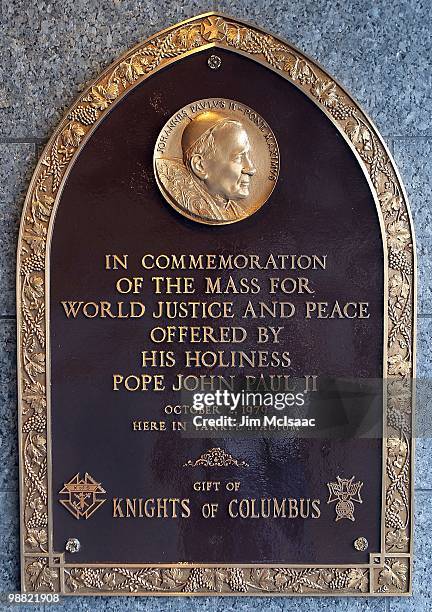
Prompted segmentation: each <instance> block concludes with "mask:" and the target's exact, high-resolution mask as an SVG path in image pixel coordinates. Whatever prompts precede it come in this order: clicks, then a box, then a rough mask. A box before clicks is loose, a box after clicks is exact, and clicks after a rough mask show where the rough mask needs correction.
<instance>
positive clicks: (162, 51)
mask: <svg viewBox="0 0 432 612" xmlns="http://www.w3.org/2000/svg"><path fill="white" fill-rule="evenodd" d="M212 48H222V49H228V50H230V51H234V52H236V53H240V54H242V55H245V56H246V57H248V58H250V59H253V60H255V61H257V62H259V63H261V64H262V65H264V66H266V67H267V68H269V69H271V70H273V71H275V72H277V73H278V74H280V75H281V76H283V77H284V78H286V79H287V80H288V81H290V82H291V83H292V84H294V85H295V86H296V87H298V88H299V89H300V90H301V91H302V92H303V93H305V94H306V95H307V96H308V97H309V98H310V99H311V100H313V101H314V102H315V103H316V104H317V105H318V106H319V108H320V109H321V110H322V111H323V112H324V113H325V114H326V115H327V117H328V118H329V119H330V120H331V121H332V122H333V123H334V124H335V125H336V126H337V128H338V129H339V131H340V133H341V134H342V135H343V137H344V138H345V140H346V141H347V142H348V143H349V144H350V146H351V149H352V151H353V152H354V154H355V156H356V158H357V160H358V162H359V164H360V165H361V167H362V169H363V171H364V174H365V176H366V178H367V180H368V182H369V185H370V188H371V191H372V193H373V195H374V198H375V201H376V203H377V211H378V216H379V219H380V224H381V229H382V235H383V237H384V238H385V239H384V240H383V243H384V244H383V246H384V252H385V262H386V269H385V271H384V272H385V283H386V287H385V304H386V308H387V313H386V315H385V326H384V335H385V337H386V339H387V341H386V346H385V350H384V355H385V364H384V372H385V375H386V376H387V378H385V386H386V392H387V398H386V408H385V410H384V413H385V414H384V426H385V429H384V431H385V435H384V442H383V449H384V456H383V491H382V495H383V516H382V533H383V538H382V540H383V549H382V550H381V551H380V552H379V553H377V554H371V555H370V562H369V563H368V564H359V565H351V566H347V565H337V566H331V567H329V566H326V565H322V566H319V567H311V566H309V565H304V566H299V565H290V566H287V565H283V564H279V565H278V566H277V567H275V566H268V565H266V566H261V567H257V566H256V565H250V564H244V565H242V566H238V565H230V566H227V565H226V564H221V565H218V566H217V567H215V565H211V564H167V565H166V566H161V565H158V566H154V565H153V566H151V567H150V566H149V565H140V566H138V565H127V566H118V565H115V566H114V565H109V564H107V565H104V566H98V565H93V564H87V565H78V564H77V565H75V566H71V565H70V564H65V563H64V553H63V552H61V553H60V552H55V551H54V550H53V546H52V518H51V505H52V501H53V500H52V499H51V490H52V489H51V431H50V394H49V388H50V354H49V334H48V330H49V257H50V242H51V240H50V239H51V233H52V228H53V222H54V217H55V213H56V208H57V205H58V202H59V199H60V195H61V191H62V187H63V185H64V182H65V180H66V177H67V175H68V173H69V171H70V169H71V167H72V165H73V163H74V160H75V159H76V158H77V155H78V153H79V151H80V150H81V148H82V147H83V145H84V143H85V142H86V141H87V140H88V138H89V137H90V136H91V134H92V132H93V131H94V129H95V127H96V126H97V125H98V123H99V121H101V120H102V118H103V117H104V116H105V115H106V113H108V112H110V109H112V108H114V106H115V105H116V103H117V102H118V101H119V100H121V98H122V97H123V95H125V93H127V92H128V91H130V89H131V88H133V87H135V86H136V85H138V84H139V83H141V82H142V81H144V80H145V79H146V78H147V76H149V75H151V74H153V73H154V72H156V71H157V70H160V69H162V68H164V67H165V66H167V65H168V64H170V63H172V62H175V61H177V60H178V59H182V58H184V57H186V56H187V55H189V54H191V53H195V52H198V51H202V50H205V49H212ZM416 291H417V288H416V254H415V244H414V234H413V230H412V219H411V214H410V211H409V207H408V202H407V197H406V193H405V190H404V188H403V185H402V183H401V180H400V176H399V174H398V172H397V169H396V168H395V165H394V162H393V160H392V158H391V155H390V154H389V151H388V149H387V148H386V146H385V144H384V142H383V141H382V138H381V137H380V135H379V134H378V131H377V129H376V128H375V126H374V125H373V123H372V122H371V120H370V119H369V118H368V117H367V116H366V115H365V114H364V112H363V111H362V110H361V109H360V108H359V107H358V105H357V104H356V103H355V102H354V101H353V100H352V98H351V97H350V96H349V95H348V93H347V92H346V91H345V90H344V89H343V88H342V87H341V86H340V85H339V84H338V83H337V82H336V81H335V80H334V79H333V78H332V77H330V76H329V75H328V74H327V73H326V72H325V71H324V70H323V68H321V67H320V66H319V65H318V64H317V63H316V62H315V61H313V60H311V59H310V58H308V57H307V56H305V55H304V54H303V53H301V52H300V51H298V50H297V49H295V48H294V47H293V46H292V45H290V44H288V43H287V42H284V41H282V40H281V39H279V38H276V37H274V36H272V35H270V34H267V33H265V32H263V31H262V30H261V29H258V28H257V27H255V26H252V25H250V24H246V23H244V22H242V21H238V20H237V19H233V18H230V17H227V16H224V15H222V14H219V13H214V12H211V13H206V14H204V15H199V16H197V17H194V18H192V19H188V20H186V21H184V22H182V23H180V24H177V25H175V26H172V27H170V28H168V29H166V30H164V31H162V32H159V33H158V34H156V35H155V36H152V37H151V38H149V39H148V40H146V41H145V42H143V43H140V44H139V45H137V46H136V47H134V48H133V49H131V50H130V51H128V52H127V53H126V54H125V55H123V56H122V57H121V58H120V59H118V60H117V61H116V62H114V63H113V64H112V65H111V66H110V67H109V68H108V69H107V70H105V72H103V74H102V75H101V76H100V77H99V78H98V79H97V80H96V81H95V82H94V83H93V85H92V86H91V87H89V88H88V89H87V90H86V91H85V92H84V93H83V94H81V95H80V96H79V98H78V100H77V101H76V102H75V103H74V104H73V105H72V106H71V107H70V108H69V110H68V111H67V113H66V115H65V117H64V118H63V120H62V121H61V123H60V125H59V127H58V128H57V130H56V131H55V133H54V135H53V136H52V138H51V139H50V141H49V143H48V144H47V146H46V148H45V150H44V152H43V154H42V157H41V159H40V160H39V162H38V165H37V167H36V170H35V172H34V175H33V178H32V180H31V184H30V187H29V190H28V193H27V197H26V201H25V204H24V210H23V214H22V219H21V227H20V234H19V243H18V253H17V334H18V419H19V455H20V457H19V458H20V501H21V510H20V513H21V514H20V526H21V577H22V590H23V591H26V592H58V593H62V594H65V595H73V594H83V595H96V594H99V595H119V594H123V595H141V594H146V595H299V594H304V595H315V596H322V595H332V596H334V595H356V596H359V595H366V596H372V595H373V596H375V595H379V596H382V595H398V596H400V595H410V594H411V583H412V536H413V520H412V503H413V463H414V462H413V451H414V448H413V447H414V444H413V439H412V427H413V391H412V384H413V380H414V377H415V326H416V313H415V305H416Z"/></svg>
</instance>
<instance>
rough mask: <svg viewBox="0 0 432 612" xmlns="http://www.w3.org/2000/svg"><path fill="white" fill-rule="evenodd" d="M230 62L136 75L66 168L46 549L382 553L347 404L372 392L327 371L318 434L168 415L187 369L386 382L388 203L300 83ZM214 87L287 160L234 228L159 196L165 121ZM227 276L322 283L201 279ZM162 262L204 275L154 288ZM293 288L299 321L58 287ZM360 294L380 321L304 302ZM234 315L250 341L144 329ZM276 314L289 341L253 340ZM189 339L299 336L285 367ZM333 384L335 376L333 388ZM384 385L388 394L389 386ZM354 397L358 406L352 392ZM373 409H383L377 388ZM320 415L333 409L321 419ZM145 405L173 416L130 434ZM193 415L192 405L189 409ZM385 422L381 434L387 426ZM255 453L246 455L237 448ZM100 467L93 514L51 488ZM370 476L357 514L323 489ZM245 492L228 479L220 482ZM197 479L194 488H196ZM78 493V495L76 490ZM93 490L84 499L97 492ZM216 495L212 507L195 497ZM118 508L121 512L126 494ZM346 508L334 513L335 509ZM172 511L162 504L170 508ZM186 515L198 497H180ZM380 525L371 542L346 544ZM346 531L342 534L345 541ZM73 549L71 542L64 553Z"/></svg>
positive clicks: (361, 406) (255, 559) (80, 558)
mask: <svg viewBox="0 0 432 612" xmlns="http://www.w3.org/2000/svg"><path fill="white" fill-rule="evenodd" d="M218 55H219V56H220V58H221V59H222V65H221V67H220V68H219V69H218V70H211V69H209V67H208V64H207V60H208V57H209V52H208V51H202V52H199V53H196V54H193V55H191V56H189V57H188V58H186V59H183V60H180V61H178V62H176V63H175V64H173V65H171V66H168V67H166V68H164V69H162V70H161V71H159V72H158V73H156V74H154V75H153V76H151V77H149V78H148V79H147V80H146V81H145V82H144V83H142V84H141V85H138V86H137V87H136V88H135V89H133V90H132V91H131V92H130V93H129V94H128V95H126V96H125V97H124V98H123V99H122V100H121V101H120V102H119V103H118V104H116V105H115V106H113V108H112V110H111V112H110V113H109V114H108V115H107V116H106V117H105V119H104V120H103V121H102V122H101V123H100V125H99V126H98V127H97V129H96V130H95V131H94V133H93V134H92V135H91V137H90V138H89V140H88V142H87V143H86V145H85V146H84V147H83V149H82V151H81V153H80V155H79V157H78V158H77V160H76V162H75V164H74V165H73V167H72V169H71V171H70V173H69V175H68V178H67V180H66V183H65V186H64V189H63V193H62V196H61V200H60V203H59V207H58V212H57V216H56V219H55V224H54V228H53V237H52V246H51V268H50V309H51V315H50V342H51V430H52V466H53V468H52V495H53V499H54V502H53V533H54V549H55V550H64V545H65V542H66V541H67V540H68V539H69V538H71V537H74V538H78V539H79V541H80V542H81V549H80V551H79V552H77V553H75V554H74V555H73V562H74V563H99V562H101V563H119V564H120V563H122V564H124V563H152V564H158V563H162V564H163V563H177V562H196V563H224V564H225V563H227V564H235V563H258V564H266V563H276V564H284V563H285V564H296V563H304V564H332V563H343V564H350V563H366V562H367V561H368V558H369V551H379V550H381V534H380V529H381V528H380V525H381V504H382V498H381V478H382V440H381V438H380V436H379V433H380V431H379V427H378V428H377V429H376V430H375V434H374V435H373V436H371V435H364V436H363V437H359V436H358V429H356V428H355V427H352V423H351V421H350V423H349V424H347V423H346V422H345V421H344V418H345V416H346V411H347V410H348V413H349V414H351V413H352V414H355V417H356V422H360V421H362V419H363V417H364V416H365V415H366V412H367V414H368V415H369V416H370V410H371V408H370V404H371V402H370V401H369V400H368V401H366V400H365V399H364V397H361V398H360V399H358V395H356V397H357V400H355V399H353V397H354V395H355V393H354V392H353V394H352V397H351V399H349V400H346V399H341V398H340V396H338V394H335V393H334V392H333V391H331V390H329V389H328V388H327V390H326V393H323V394H322V396H320V397H318V396H317V398H316V399H315V400H313V401H312V403H311V405H310V406H309V411H310V412H311V413H313V414H314V415H315V416H316V418H317V421H318V423H319V424H321V425H322V424H324V423H326V427H328V429H327V430H326V433H322V431H321V433H320V432H318V433H317V431H315V432H314V434H313V435H306V436H305V434H304V433H300V432H295V431H288V432H286V435H280V433H279V435H277V436H274V435H272V436H270V435H268V434H266V433H260V434H259V435H257V434H255V435H250V434H249V435H246V434H244V435H242V434H241V432H236V433H235V435H232V434H230V433H229V432H225V434H224V435H221V434H220V432H219V434H218V435H215V436H214V437H213V436H212V434H211V432H208V437H203V434H201V435H200V436H197V435H193V432H192V431H186V432H185V431H178V430H174V429H173V425H172V424H173V421H176V420H178V421H182V420H185V415H184V414H183V415H178V416H176V415H173V414H171V415H169V414H166V411H165V410H164V408H165V407H166V406H167V405H170V406H175V405H178V404H182V403H183V401H184V399H185V396H184V394H181V393H180V392H179V391H176V390H174V389H173V388H172V386H173V385H175V384H176V380H177V375H178V374H183V375H196V376H199V375H208V376H209V375H214V376H218V375H220V376H230V375H235V376H244V375H251V376H257V375H259V374H261V373H262V374H264V375H269V374H275V375H277V374H289V375H290V376H291V377H293V378H297V379H299V378H301V377H303V376H304V375H305V374H311V375H312V374H316V375H318V377H319V379H320V380H323V381H324V380H327V382H328V381H329V380H334V379H338V380H340V379H365V380H366V379H379V378H382V375H383V344H384V336H383V327H384V320H383V311H384V302H383V285H384V261H383V247H382V240H381V230H380V224H379V219H378V214H377V210H376V206H375V202H374V198H373V196H372V193H371V189H370V187H369V184H368V182H367V179H366V178H365V175H364V173H363V171H362V169H361V167H360V165H359V162H358V160H357V159H356V157H355V154H354V153H353V151H352V149H351V148H350V146H349V145H348V144H347V142H346V141H345V139H344V138H343V136H342V135H341V134H340V133H339V131H338V129H337V128H336V127H335V126H334V125H333V123H332V122H331V121H330V119H329V118H328V117H327V116H326V115H325V114H324V113H323V112H322V111H321V110H320V109H319V108H318V107H317V106H316V105H315V103H314V102H312V101H311V100H310V99H308V98H307V97H306V96H305V95H304V94H303V93H302V92H300V91H299V90H298V89H297V88H296V87H295V86H293V85H292V84H290V83H289V82H288V81H286V80H284V79H283V78H282V77H280V76H279V75H277V74H276V73H274V72H272V71H270V70H268V69H266V68H264V67H263V66H261V65H260V64H258V63H255V62H253V61H251V60H249V59H247V58H245V57H242V56H240V55H237V54H235V53H231V52H229V51H226V50H218ZM204 98H228V99H231V100H236V101H238V102H240V103H242V104H245V105H247V106H248V107H250V108H253V109H254V110H255V111H256V112H257V113H258V114H259V115H261V117H263V118H264V120H265V121H266V122H267V124H268V125H269V126H270V127H271V129H272V131H273V133H274V135H275V138H276V140H277V142H278V145H279V151H280V172H279V178H278V181H277V183H276V186H275V188H274V191H273V193H272V194H271V196H270V197H269V199H268V201H267V202H266V203H265V204H264V205H263V206H262V207H261V208H260V209H259V210H258V211H257V212H256V213H255V214H253V215H252V216H250V217H248V218H246V219H244V220H242V221H240V222H238V223H232V224H228V225H217V226H212V225H205V224H202V223H198V222H196V221H193V220H190V219H188V218H186V217H185V216H183V215H181V214H180V213H179V212H177V211H176V210H174V209H173V208H172V207H171V206H170V205H169V204H168V203H167V202H166V200H165V199H164V197H163V196H162V194H161V192H160V190H159V188H158V185H157V184H156V181H155V178H154V173H153V151H154V147H155V142H156V140H157V138H158V135H159V133H160V131H161V129H162V127H163V126H164V124H165V123H166V122H167V120H168V119H169V118H170V117H171V116H173V115H174V114H175V113H176V111H177V110H178V109H180V108H182V107H184V106H185V105H187V104H189V103H191V102H193V101H195V100H200V99H204ZM107 254H118V255H121V254H128V270H127V271H126V270H123V269H121V268H120V269H117V270H107V269H105V262H106V255H107ZM145 254H153V255H155V256H157V255H159V254H165V255H168V256H170V255H173V254H174V255H181V254H195V255H199V254H216V255H220V254H225V255H229V254H233V255H237V254H245V255H250V254H256V255H258V256H259V257H260V258H261V259H260V260H261V261H264V260H266V259H267V258H268V257H269V256H270V255H271V254H273V255H276V254H293V255H300V254H307V255H312V254H318V255H327V259H326V269H325V271H323V270H322V269H316V270H313V269H309V270H307V271H303V272H302V271H301V270H271V269H268V270H260V269H253V270H251V269H243V270H238V269H235V270H230V271H226V270H224V271H215V270H172V269H166V270H158V269H154V270H145V269H143V268H142V266H141V264H140V262H141V258H142V257H143V255H145ZM229 275H231V276H232V277H233V279H234V282H236V283H238V282H239V279H240V278H241V277H246V278H248V279H251V278H253V277H254V278H256V279H257V282H258V283H259V284H261V285H262V286H267V284H268V279H269V278H270V277H281V278H283V277H295V278H297V277H307V278H308V279H309V283H310V286H311V287H313V288H314V289H315V293H314V294H308V295H307V296H305V295H304V294H299V293H295V294H291V295H285V296H284V295H282V294H280V293H278V294H275V295H273V296H271V295H269V294H268V292H264V293H263V294H261V295H259V296H256V295H255V296H254V295H251V294H250V293H249V294H247V293H236V294H233V293H227V294H222V295H213V296H209V295H208V294H206V293H205V292H204V278H205V277H208V276H212V277H216V276H221V277H222V283H223V284H224V283H226V281H227V279H228V276H229ZM134 276H135V277H143V279H144V280H143V289H142V291H141V292H139V293H137V294H125V295H121V294H119V293H118V292H117V291H116V289H115V283H116V281H117V280H118V279H119V278H121V277H134ZM152 276H163V277H166V276H175V277H178V276H180V277H192V276H193V277H194V279H195V286H196V292H195V293H194V294H193V296H192V297H191V296H188V295H185V294H183V295H178V294H171V295H165V294H162V295H155V293H154V291H153V290H152V284H151V277H152ZM259 299H262V300H263V301H266V302H271V301H272V300H276V301H282V300H286V301H289V302H292V303H294V304H295V305H296V306H297V308H298V310H299V315H298V316H294V317H292V318H287V319H281V318H278V317H276V318H274V319H270V320H268V319H263V320H260V319H259V318H255V319H254V318H240V317H237V318H236V319H234V320H225V321H223V322H220V321H218V320H210V321H209V320H208V319H207V320H205V319H202V318H200V317H198V318H196V319H191V318H184V319H181V318H176V319H170V320H168V319H157V320H156V319H152V318H151V316H144V317H142V318H136V319H119V318H110V317H108V316H107V317H105V318H100V317H96V318H85V317H83V316H80V315H79V316H77V318H76V319H71V318H67V317H66V315H65V310H64V308H63V306H62V304H61V302H62V301H84V302H90V301H93V302H100V301H101V300H103V301H110V302H112V303H117V302H118V301H123V302H124V303H125V304H126V305H127V304H129V302H130V301H134V300H135V301H141V302H143V303H144V304H145V305H146V308H147V312H148V313H151V312H152V311H154V310H155V309H156V304H157V302H158V301H161V300H164V301H166V300H171V301H191V300H193V301H207V302H208V301H218V300H219V301H228V300H229V301H232V302H234V304H235V310H236V312H237V311H238V312H241V311H242V310H244V308H245V307H246V305H247V303H248V301H249V300H255V301H258V300H259ZM308 299H310V300H314V301H317V302H318V301H320V302H328V303H329V304H333V303H334V302H335V301H336V300H338V301H339V302H340V303H341V304H342V303H343V304H345V303H346V302H356V303H359V302H368V311H369V313H370V316H369V318H332V319H330V318H321V319H318V318H316V317H311V318H310V319H307V318H305V317H304V316H303V314H302V312H303V311H302V307H303V304H304V302H305V300H308ZM157 325H158V326H167V325H172V326H179V325H187V326H192V325H193V326H203V325H209V326H211V327H213V328H218V327H220V326H221V325H226V326H241V327H243V328H245V329H246V331H247V333H248V338H247V339H246V341H245V342H243V343H242V344H240V345H236V344H234V343H228V344H225V345H221V344H218V345H215V344H212V343H210V344H208V345H206V346H202V345H200V344H192V343H190V342H185V343H171V344H168V343H162V344H159V345H156V344H154V343H152V342H151V341H150V339H149V332H150V330H151V329H152V328H153V327H155V326H157ZM270 325H271V326H281V327H282V326H283V327H284V329H283V332H281V336H280V338H281V340H280V343H279V344H276V345H275V344H272V345H270V346H265V345H263V346H258V345H257V342H256V331H255V330H256V328H257V327H258V326H270ZM151 350H165V351H168V350H171V351H173V352H174V353H175V356H176V359H177V365H176V366H175V367H167V366H165V367H161V368H159V369H158V368H142V363H141V355H142V351H151ZM186 350H189V351H190V350H210V351H219V350H224V351H226V352H229V351H232V350H241V351H245V352H249V353H250V352H251V351H257V350H269V351H274V350H275V351H278V352H279V353H282V352H283V351H289V354H290V359H291V365H290V366H289V368H285V369H283V368H281V367H276V366H275V367H265V368H262V369H259V368H257V367H254V368H252V367H248V366H247V367H244V368H239V367H238V366H234V367H232V368H231V367H226V366H225V367H224V366H215V367H212V368H205V367H203V368H199V369H197V368H195V369H194V368H193V367H191V368H186V367H185V366H184V363H183V354H184V351H186ZM113 374H119V375H124V376H126V375H128V374H135V375H137V376H140V375H141V374H151V375H155V374H164V376H165V386H166V389H165V390H164V391H159V392H156V391H146V392H144V391H135V392H128V391H126V390H125V389H124V388H123V387H120V389H119V390H118V391H113ZM333 387H334V385H333ZM378 399H379V398H378ZM347 401H348V402H349V406H348V408H347V406H346V402H347ZM374 406H375V408H373V410H375V412H374V419H375V420H378V421H379V418H380V415H381V414H382V412H381V411H382V407H381V405H380V402H379V401H378V402H375V404H374ZM320 419H321V420H320ZM134 421H154V422H156V423H160V422H161V421H162V422H164V423H165V424H166V430H165V431H160V430H159V429H156V430H153V431H134V429H133V422H134ZM189 424H190V421H189ZM377 432H378V435H376V434H377ZM215 447H218V448H222V449H223V450H224V451H225V452H226V453H229V455H230V456H232V457H234V458H235V459H237V460H238V464H237V465H236V464H234V465H228V466H219V467H218V466H205V465H204V466H203V465H201V466H199V465H198V466H190V465H189V466H185V464H186V463H188V462H189V461H190V462H192V463H193V462H194V461H195V460H196V459H198V458H199V457H200V456H201V455H202V454H203V453H206V452H207V451H209V450H210V449H212V448H215ZM242 462H244V464H247V465H244V464H242ZM77 473H79V474H80V475H81V477H83V475H84V474H85V473H88V474H89V475H91V477H92V478H94V479H95V481H96V482H97V483H100V484H101V487H103V489H104V490H105V493H104V494H100V495H99V497H100V498H103V499H105V500H106V501H105V502H104V503H103V504H102V505H101V506H100V507H99V508H97V509H96V510H95V512H94V513H93V514H92V515H91V516H90V517H89V518H88V519H85V518H82V519H80V520H77V519H76V518H75V517H74V516H73V514H72V513H71V512H70V511H68V509H67V508H65V507H64V506H63V505H62V504H60V503H58V501H56V500H58V499H60V498H62V497H63V499H64V494H63V495H59V491H60V490H61V489H63V487H64V485H65V483H67V482H68V481H70V480H71V479H72V478H73V476H74V475H75V474H77ZM338 476H340V477H341V478H349V479H350V478H351V477H353V476H354V477H355V478H354V482H362V483H363V486H362V489H361V500H362V503H360V502H355V501H354V502H351V503H353V505H354V506H355V512H354V516H355V520H350V519H347V518H346V517H345V518H343V519H341V520H338V521H336V520H335V518H336V517H337V516H338V514H337V511H336V510H335V506H336V504H337V502H335V503H327V501H328V498H329V488H328V486H327V483H331V482H335V481H336V479H337V477H338ZM234 481H235V482H238V483H240V485H239V490H238V491H227V489H226V485H227V483H228V482H234ZM200 482H210V483H214V482H219V483H220V486H219V487H218V488H219V490H215V488H216V487H214V486H213V485H212V487H213V488H212V489H211V490H210V491H196V490H194V483H200ZM195 488H199V485H196V487H195ZM114 498H117V499H123V500H126V499H127V498H129V499H130V500H132V502H131V503H133V500H134V499H136V500H138V499H141V498H142V499H143V500H146V499H158V498H161V499H165V498H168V499H170V498H175V499H180V500H185V499H187V500H189V502H188V507H189V512H190V515H188V516H183V517H182V516H180V512H179V513H178V514H179V516H177V517H173V516H171V515H170V516H167V517H166V518H156V517H153V518H150V517H148V516H147V517H146V516H144V517H139V516H138V514H137V516H136V517H132V516H131V517H129V518H127V517H126V516H123V517H121V516H113V513H114V514H115V510H114V502H113V499H114ZM273 498H276V499H278V500H280V499H283V498H286V499H289V498H291V499H296V500H300V499H305V500H307V499H309V500H319V502H320V503H319V510H320V512H319V514H320V516H319V517H317V518H314V517H313V516H312V512H310V513H309V516H307V517H306V518H302V517H297V518H294V517H293V518H281V517H276V518H273V517H270V518H263V517H262V516H258V517H256V518H255V517H252V516H249V517H248V518H242V517H240V516H237V517H233V516H230V515H229V513H228V510H227V507H228V504H229V502H230V501H231V500H233V499H238V500H241V499H255V500H261V499H271V500H273ZM77 499H78V497H77ZM83 503H86V502H85V501H84V502H83ZM206 503H217V504H218V511H217V513H216V516H215V517H214V518H205V517H203V516H202V511H201V509H202V506H203V505H204V504H206ZM123 510H124V514H125V512H126V510H125V507H124V508H123ZM339 511H342V510H341V508H339ZM168 514H170V513H169V512H168ZM187 514H189V513H187ZM360 536H362V537H365V538H366V539H367V540H368V543H369V548H368V550H367V551H363V552H361V551H358V550H356V549H355V548H354V547H353V541H354V540H356V538H358V537H360ZM336 544H337V545H336ZM71 559H72V556H71V554H70V553H66V561H67V562H71Z"/></svg>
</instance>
